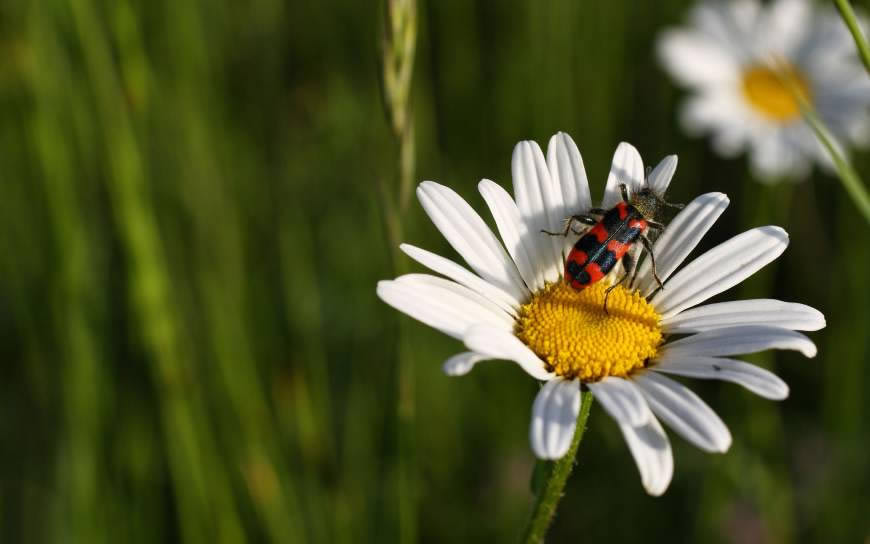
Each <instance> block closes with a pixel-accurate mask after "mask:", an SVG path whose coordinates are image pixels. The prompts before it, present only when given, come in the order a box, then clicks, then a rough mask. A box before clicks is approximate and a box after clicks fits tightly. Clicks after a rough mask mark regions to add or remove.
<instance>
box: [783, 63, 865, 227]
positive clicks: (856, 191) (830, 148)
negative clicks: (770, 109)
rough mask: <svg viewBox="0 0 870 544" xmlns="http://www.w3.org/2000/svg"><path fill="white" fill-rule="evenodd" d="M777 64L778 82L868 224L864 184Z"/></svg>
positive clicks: (797, 89)
mask: <svg viewBox="0 0 870 544" xmlns="http://www.w3.org/2000/svg"><path fill="white" fill-rule="evenodd" d="M777 64H778V67H779V69H778V75H779V77H780V81H782V83H783V85H785V87H786V88H787V89H788V91H789V92H790V93H791V95H792V97H793V98H794V99H795V100H796V101H797V103H798V106H800V110H801V114H802V115H803V117H804V120H805V121H806V122H807V124H808V125H809V126H810V128H811V129H812V130H813V132H814V133H815V135H816V138H818V139H819V142H821V144H822V146H823V147H824V148H825V150H826V151H827V152H828V155H830V156H831V160H832V161H833V162H834V168H835V169H836V170H837V175H838V177H839V178H840V181H841V182H842V183H843V187H844V188H845V189H846V192H847V193H848V194H849V197H851V199H852V202H854V203H855V206H856V207H857V208H858V211H860V212H861V214H862V215H863V216H864V219H866V220H867V222H868V223H870V195H868V193H867V189H866V188H865V187H864V182H863V181H861V176H859V175H858V172H857V171H856V170H855V169H854V168H853V167H852V165H851V164H850V163H849V160H848V159H847V158H846V157H845V155H843V154H842V153H840V150H839V149H837V146H836V145H835V144H834V137H833V136H832V135H831V132H830V131H829V130H828V127H827V126H825V123H824V121H822V119H821V118H820V117H819V114H818V113H816V110H815V108H814V107H813V105H812V104H811V103H810V101H809V100H807V97H806V94H805V92H804V90H803V89H802V88H801V87H800V85H799V84H798V82H797V81H795V79H794V78H793V77H791V75H790V71H789V69H788V66H787V65H786V64H784V63H782V62H779V63H777Z"/></svg>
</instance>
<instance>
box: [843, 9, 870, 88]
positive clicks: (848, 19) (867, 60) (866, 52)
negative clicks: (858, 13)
mask: <svg viewBox="0 0 870 544" xmlns="http://www.w3.org/2000/svg"><path fill="white" fill-rule="evenodd" d="M834 4H835V5H836V6H837V11H839V12H840V16H841V17H843V21H844V22H845V23H846V26H848V27H849V32H851V33H852V38H853V39H854V40H855V45H856V46H857V47H858V54H859V55H860V56H861V62H863V63H864V68H866V69H867V74H870V46H868V45H867V40H866V39H865V38H864V35H863V34H862V33H861V27H860V26H858V18H857V17H855V12H854V11H853V10H852V6H851V5H850V4H849V1H848V0H834Z"/></svg>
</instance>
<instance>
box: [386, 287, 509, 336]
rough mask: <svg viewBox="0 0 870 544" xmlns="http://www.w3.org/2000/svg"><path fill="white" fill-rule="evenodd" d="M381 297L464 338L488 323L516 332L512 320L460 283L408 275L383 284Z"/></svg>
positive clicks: (392, 304)
mask: <svg viewBox="0 0 870 544" xmlns="http://www.w3.org/2000/svg"><path fill="white" fill-rule="evenodd" d="M377 293H378V296H379V297H380V298H381V300H383V301H384V302H386V303H387V304H389V305H390V306H392V307H393V308H395V309H397V310H399V311H401V312H404V313H406V314H408V315H409V316H411V317H413V318H414V319H416V320H418V321H422V322H423V323H425V324H426V325H429V326H430V327H433V328H435V329H438V330H439V331H441V332H443V333H444V334H447V335H449V336H452V337H453V338H458V339H461V338H462V337H463V334H464V333H465V331H466V330H467V329H468V328H469V327H470V326H472V325H476V324H480V323H483V324H487V325H489V326H491V327H496V328H499V329H502V330H504V331H511V330H513V319H512V318H511V317H510V316H509V315H507V314H506V313H505V312H504V311H502V310H501V309H499V308H498V307H496V306H495V305H493V304H492V303H491V302H489V301H487V300H486V299H484V298H483V297H481V296H480V295H478V294H477V293H475V292H474V291H472V290H471V289H468V288H467V287H463V286H461V285H459V284H458V283H453V282H452V281H448V280H445V279H443V278H438V277H435V276H428V275H425V274H408V275H406V276H401V277H399V278H397V279H395V280H392V281H380V282H378V288H377Z"/></svg>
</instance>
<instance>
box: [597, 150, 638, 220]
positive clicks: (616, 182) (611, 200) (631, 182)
mask: <svg viewBox="0 0 870 544" xmlns="http://www.w3.org/2000/svg"><path fill="white" fill-rule="evenodd" d="M643 180H644V171H643V159H641V158H640V153H638V152H637V149H635V147H634V146H633V145H631V144H629V143H626V142H621V143H620V144H619V145H618V146H617V147H616V152H615V153H614V154H613V162H612V163H611V165H610V173H609V174H608V175H607V185H605V186H604V198H603V199H602V201H601V207H602V208H604V209H605V210H609V209H610V208H612V207H613V206H615V205H616V204H617V203H618V202H620V201H622V194H621V193H620V191H619V186H620V185H623V184H624V185H626V186H627V188H628V194H630V195H631V194H634V193H635V192H637V191H639V190H640V189H641V187H643Z"/></svg>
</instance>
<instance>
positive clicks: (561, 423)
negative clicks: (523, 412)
mask: <svg viewBox="0 0 870 544" xmlns="http://www.w3.org/2000/svg"><path fill="white" fill-rule="evenodd" d="M579 413H580V382H579V381H578V380H571V381H568V380H562V379H557V380H551V381H549V382H547V383H545V384H544V386H543V387H541V390H540V391H538V396H537V397H535V402H534V404H533V405H532V424H531V427H530V429H529V439H530V440H531V443H532V451H534V452H535V455H536V456H538V458H540V459H560V458H561V457H562V456H563V455H565V454H566V453H567V452H568V449H569V448H570V447H571V439H572V438H573V437H574V430H575V428H576V427H577V415H578V414H579Z"/></svg>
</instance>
